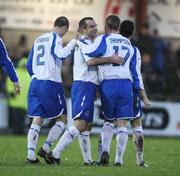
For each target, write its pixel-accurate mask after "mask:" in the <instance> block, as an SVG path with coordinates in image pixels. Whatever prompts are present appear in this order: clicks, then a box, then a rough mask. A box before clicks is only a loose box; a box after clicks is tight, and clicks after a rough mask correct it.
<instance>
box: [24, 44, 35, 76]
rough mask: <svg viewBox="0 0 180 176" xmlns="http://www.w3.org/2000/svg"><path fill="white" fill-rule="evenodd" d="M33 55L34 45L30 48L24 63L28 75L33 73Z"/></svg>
mask: <svg viewBox="0 0 180 176" xmlns="http://www.w3.org/2000/svg"><path fill="white" fill-rule="evenodd" d="M33 55H34V45H33V47H32V48H31V50H30V53H29V56H28V60H27V64H26V68H27V71H28V73H29V75H30V76H32V75H33V69H32V61H33Z"/></svg>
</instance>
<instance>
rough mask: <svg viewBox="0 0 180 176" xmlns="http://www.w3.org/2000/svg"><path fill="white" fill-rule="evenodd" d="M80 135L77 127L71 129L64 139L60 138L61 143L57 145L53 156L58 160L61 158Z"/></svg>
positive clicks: (64, 135) (63, 136)
mask: <svg viewBox="0 0 180 176" xmlns="http://www.w3.org/2000/svg"><path fill="white" fill-rule="evenodd" d="M78 135H79V130H78V129H77V128H76V127H75V126H71V127H69V128H68V129H67V130H66V131H65V132H64V134H63V135H62V137H61V138H60V140H59V142H58V143H57V145H56V147H55V148H54V150H53V156H54V157H55V158H56V159H58V158H59V157H60V154H61V152H62V151H63V150H64V149H65V148H66V147H67V146H68V145H69V144H70V143H71V142H72V141H73V139H74V138H76V137H77V136H78Z"/></svg>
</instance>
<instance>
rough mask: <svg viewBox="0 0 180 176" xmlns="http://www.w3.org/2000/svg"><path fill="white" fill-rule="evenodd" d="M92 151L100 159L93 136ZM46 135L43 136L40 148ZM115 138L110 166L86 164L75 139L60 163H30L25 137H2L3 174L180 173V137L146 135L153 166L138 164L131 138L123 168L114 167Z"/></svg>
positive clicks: (145, 175) (175, 175)
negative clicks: (28, 161) (138, 165)
mask: <svg viewBox="0 0 180 176" xmlns="http://www.w3.org/2000/svg"><path fill="white" fill-rule="evenodd" d="M91 139H92V140H91V141H92V154H93V158H94V160H95V159H96V158H97V137H96V136H93V137H92V138H91ZM44 140H45V136H40V141H39V145H38V148H39V147H40V146H41V144H42V143H43V141H44ZM114 151H115V140H114V139H113V143H112V148H111V158H110V159H111V160H110V166H108V167H98V166H93V167H87V166H86V167H85V166H83V160H82V157H81V153H80V149H79V144H78V142H77V140H75V141H74V142H73V143H72V144H71V145H70V146H69V147H68V148H67V149H66V150H65V151H64V152H63V154H62V156H61V160H62V163H61V165H60V166H48V165H46V164H45V163H44V161H42V160H41V161H42V164H41V165H39V166H29V165H27V164H26V163H25V159H26V137H25V136H0V176H11V175H13V176H21V175H23V176H28V175H30V176H56V175H58V176H180V140H179V139H178V138H146V139H145V160H146V161H147V163H148V165H149V168H138V167H137V166H136V165H135V151H134V146H133V143H132V138H131V137H130V138H129V142H128V146H127V149H126V153H125V157H124V166H123V167H114V166H113V159H114V153H115V152H114Z"/></svg>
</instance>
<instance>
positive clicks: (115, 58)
mask: <svg viewBox="0 0 180 176" xmlns="http://www.w3.org/2000/svg"><path fill="white" fill-rule="evenodd" d="M111 62H112V64H120V65H121V64H124V58H122V57H120V56H118V55H116V54H114V55H112V56H111Z"/></svg>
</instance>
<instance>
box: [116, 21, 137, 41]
mask: <svg viewBox="0 0 180 176" xmlns="http://www.w3.org/2000/svg"><path fill="white" fill-rule="evenodd" d="M133 32H134V23H133V22H132V21H130V20H124V21H123V22H122V23H121V26H120V30H119V33H120V34H121V35H122V36H124V37H127V38H129V37H131V36H132V35H133Z"/></svg>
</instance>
